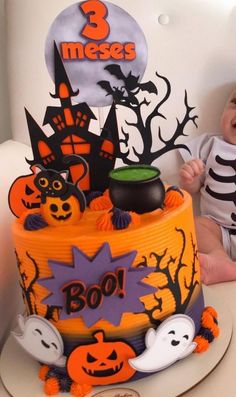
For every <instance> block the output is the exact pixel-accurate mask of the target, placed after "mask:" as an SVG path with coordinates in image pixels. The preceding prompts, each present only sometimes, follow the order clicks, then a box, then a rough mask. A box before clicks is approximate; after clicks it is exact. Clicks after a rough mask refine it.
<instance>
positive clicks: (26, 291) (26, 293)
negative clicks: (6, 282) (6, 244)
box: [15, 250, 39, 315]
mask: <svg viewBox="0 0 236 397" xmlns="http://www.w3.org/2000/svg"><path fill="white" fill-rule="evenodd" d="M15 254H16V261H17V266H18V269H19V273H20V276H21V281H20V287H21V290H22V295H23V299H24V302H25V303H26V306H27V309H28V310H27V311H28V314H29V315H32V314H38V312H37V307H36V304H35V298H36V295H35V291H34V285H35V282H36V281H37V279H38V277H39V269H38V266H37V264H36V262H35V260H34V259H33V258H32V257H31V256H30V255H29V253H28V252H26V255H27V257H28V258H29V259H30V260H31V261H32V263H33V265H34V277H33V279H32V280H31V281H30V283H29V284H28V286H27V283H26V281H27V280H28V276H27V275H26V273H25V272H24V271H22V261H21V259H20V257H19V255H18V253H17V251H16V250H15Z"/></svg>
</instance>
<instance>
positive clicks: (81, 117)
mask: <svg viewBox="0 0 236 397" xmlns="http://www.w3.org/2000/svg"><path fill="white" fill-rule="evenodd" d="M87 120H88V116H87V115H86V114H83V113H81V112H80V111H78V112H77V115H76V122H75V124H76V125H77V126H80V127H81V128H83V127H84V126H85V124H86V121H87Z"/></svg>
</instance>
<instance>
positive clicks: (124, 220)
mask: <svg viewBox="0 0 236 397" xmlns="http://www.w3.org/2000/svg"><path fill="white" fill-rule="evenodd" d="M112 211H113V215H112V217H111V221H112V224H113V226H115V228H116V229H118V230H120V229H126V228H127V227H128V226H129V224H130V222H131V220H132V219H131V216H130V214H129V213H128V212H126V211H122V210H120V209H119V208H113V210H112Z"/></svg>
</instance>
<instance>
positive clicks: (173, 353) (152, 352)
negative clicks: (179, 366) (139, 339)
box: [129, 314, 196, 372]
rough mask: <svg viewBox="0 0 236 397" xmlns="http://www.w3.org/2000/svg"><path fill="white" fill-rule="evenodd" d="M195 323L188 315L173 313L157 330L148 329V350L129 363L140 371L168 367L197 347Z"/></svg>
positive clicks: (146, 341)
mask: <svg viewBox="0 0 236 397" xmlns="http://www.w3.org/2000/svg"><path fill="white" fill-rule="evenodd" d="M194 335H195V325H194V322H193V321H192V319H191V318H190V317H188V316H186V315H181V314H180V315H178V314H176V315H173V316H171V317H169V318H168V319H167V320H165V321H164V322H163V323H162V324H161V325H160V326H159V327H158V329H157V331H155V330H154V329H150V330H148V332H147V334H146V337H145V343H146V347H147V348H146V350H145V351H144V352H143V353H142V354H141V355H140V356H138V357H136V358H134V359H131V360H129V364H130V365H131V366H132V367H133V368H135V369H136V370H137V371H140V372H154V371H159V370H161V369H163V368H166V367H168V366H169V365H171V364H173V363H174V362H175V361H177V360H180V359H182V358H184V357H186V356H187V355H188V354H190V353H192V351H193V350H194V349H195V347H196V343H195V342H192V341H193V338H194Z"/></svg>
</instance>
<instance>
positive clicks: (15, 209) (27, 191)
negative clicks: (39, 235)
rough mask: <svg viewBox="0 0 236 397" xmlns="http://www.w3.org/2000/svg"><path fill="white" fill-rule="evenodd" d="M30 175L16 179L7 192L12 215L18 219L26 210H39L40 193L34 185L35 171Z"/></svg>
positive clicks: (32, 169) (32, 168)
mask: <svg viewBox="0 0 236 397" xmlns="http://www.w3.org/2000/svg"><path fill="white" fill-rule="evenodd" d="M31 171H32V174H29V175H23V176H20V177H19V178H17V179H16V180H15V181H14V182H13V184H12V186H11V188H10V191H9V196H8V201H9V206H10V209H11V211H12V213H13V214H14V215H15V216H16V217H17V218H19V217H20V216H21V215H22V214H23V213H24V212H25V211H26V210H29V209H35V208H39V207H40V204H41V196H40V191H39V190H38V189H37V188H36V186H35V184H34V179H35V176H36V174H35V169H34V166H32V167H31Z"/></svg>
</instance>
